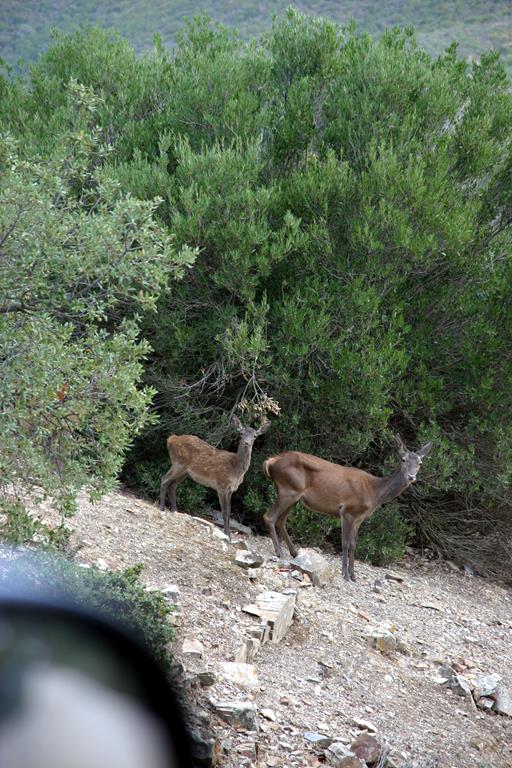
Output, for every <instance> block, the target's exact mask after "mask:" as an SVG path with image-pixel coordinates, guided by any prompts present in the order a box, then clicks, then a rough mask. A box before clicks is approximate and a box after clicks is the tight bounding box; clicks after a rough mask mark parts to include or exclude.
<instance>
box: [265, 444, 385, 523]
mask: <svg viewBox="0 0 512 768" xmlns="http://www.w3.org/2000/svg"><path fill="white" fill-rule="evenodd" d="M264 472H265V474H267V475H268V476H269V477H271V479H272V480H273V481H274V484H275V485H276V487H277V489H278V492H279V494H284V495H290V497H292V496H297V498H300V499H302V500H303V502H304V503H305V504H306V506H307V507H309V508H310V509H312V510H313V511H314V512H320V513H323V514H327V515H336V514H338V513H339V509H340V507H341V506H342V505H343V506H344V508H345V509H346V510H347V511H349V512H350V511H352V512H353V513H355V514H358V515H359V514H362V513H366V512H367V511H370V510H371V509H373V507H374V499H375V492H374V489H375V484H376V482H378V478H376V477H374V476H373V475H370V474H369V473H368V472H364V471H363V470H361V469H357V468H354V467H344V466H342V465H341V464H334V463H333V462H330V461H326V460H325V459H320V458H318V457H317V456H312V455H311V454H308V453H302V452H300V451H287V452H286V453H281V454H279V455H278V456H273V457H272V458H270V459H267V461H266V462H265V463H264Z"/></svg>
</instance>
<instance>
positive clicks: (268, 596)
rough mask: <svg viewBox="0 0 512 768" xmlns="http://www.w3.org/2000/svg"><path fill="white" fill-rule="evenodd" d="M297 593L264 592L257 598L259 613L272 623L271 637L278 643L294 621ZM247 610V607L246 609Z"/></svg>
mask: <svg viewBox="0 0 512 768" xmlns="http://www.w3.org/2000/svg"><path fill="white" fill-rule="evenodd" d="M295 602H296V595H295V594H290V595H284V594H281V593H280V592H262V593H261V594H260V595H258V597H257V598H256V604H257V608H258V611H259V615H260V616H261V617H262V619H264V620H266V621H268V623H269V624H270V639H271V641H272V642H273V643H278V642H279V641H280V640H282V638H283V637H284V636H285V634H286V632H287V631H288V628H289V627H290V626H291V624H292V621H293V612H294V610H295ZM244 610H246V609H244Z"/></svg>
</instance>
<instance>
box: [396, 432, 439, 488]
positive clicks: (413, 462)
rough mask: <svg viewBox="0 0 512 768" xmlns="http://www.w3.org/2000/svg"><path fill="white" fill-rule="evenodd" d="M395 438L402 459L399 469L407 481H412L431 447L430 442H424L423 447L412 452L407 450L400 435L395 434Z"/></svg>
mask: <svg viewBox="0 0 512 768" xmlns="http://www.w3.org/2000/svg"><path fill="white" fill-rule="evenodd" d="M395 439H396V442H397V445H398V453H399V454H400V458H401V459H402V465H401V467H400V471H401V473H402V475H403V476H404V479H405V480H406V481H407V482H408V483H414V481H415V480H416V475H417V474H418V471H419V468H420V467H421V464H422V461H423V459H424V458H425V456H426V455H427V454H428V452H429V451H430V449H431V448H432V443H426V444H425V445H424V446H423V448H420V449H419V450H418V451H417V452H416V453H414V451H408V450H407V448H406V447H405V445H404V444H403V442H402V438H401V437H400V435H396V438H395Z"/></svg>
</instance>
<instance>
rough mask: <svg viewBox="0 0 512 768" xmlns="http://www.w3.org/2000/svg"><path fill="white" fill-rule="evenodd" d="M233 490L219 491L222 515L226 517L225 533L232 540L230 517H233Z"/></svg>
mask: <svg viewBox="0 0 512 768" xmlns="http://www.w3.org/2000/svg"><path fill="white" fill-rule="evenodd" d="M231 495H232V492H231V491H218V496H219V502H220V508H221V510H222V517H223V518H224V533H225V534H226V536H227V537H228V539H229V540H230V541H231V529H230V527H229V518H230V517H231Z"/></svg>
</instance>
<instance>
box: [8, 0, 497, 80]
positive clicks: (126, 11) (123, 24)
mask: <svg viewBox="0 0 512 768" xmlns="http://www.w3.org/2000/svg"><path fill="white" fill-rule="evenodd" d="M292 4H293V5H294V6H295V7H297V8H298V9H299V10H301V11H304V12H305V13H308V14H312V15H316V16H325V17H326V18H329V19H332V20H333V21H338V22H342V23H347V22H348V21H349V20H350V19H351V18H353V19H355V21H356V22H357V24H358V25H359V27H360V29H362V30H365V31H368V32H371V33H373V34H378V33H379V32H381V31H382V30H383V29H384V28H386V27H389V26H394V25H398V26H407V25H409V24H414V26H415V27H416V28H417V30H418V38H419V41H420V43H421V45H422V46H424V47H425V48H426V49H427V50H428V51H430V52H432V53H434V54H438V53H440V52H441V51H442V50H444V48H445V47H446V46H447V45H449V44H450V43H451V42H452V41H453V40H456V41H457V42H459V44H460V50H461V53H462V54H463V55H464V56H466V57H476V56H479V55H481V54H482V52H484V51H486V50H489V49H490V48H495V49H497V50H499V51H500V52H501V53H502V55H503V58H504V60H505V62H506V64H507V66H508V67H509V68H510V67H511V66H512V5H511V4H510V3H509V2H506V0H467V2H462V0H448V1H446V0H424V1H423V2H421V3H419V2H417V0H384V1H383V2H378V0H361V2H354V0H320V1H318V0H317V1H316V2H315V0H301V1H300V2H295V3H292ZM288 5H290V3H289V2H288V0H273V1H271V0H266V1H265V2H256V0H245V2H243V3H234V2H232V0H215V1H214V0H202V2H199V3H198V2H191V1H190V0H188V1H187V2H177V0H152V2H151V3H150V9H149V11H148V3H146V2H144V0H102V2H100V0H82V1H81V2H73V3H67V2H63V1H62V0H24V2H22V3H20V2H18V0H3V2H2V3H1V10H2V14H1V19H0V56H1V57H2V58H4V59H5V60H6V61H8V62H9V63H15V62H16V61H17V60H18V59H19V58H20V57H21V58H23V59H24V60H26V61H33V60H34V59H35V58H36V57H37V55H38V54H39V53H41V52H42V51H44V50H45V49H46V47H47V46H48V42H49V39H50V30H51V29H52V28H58V29H62V30H65V31H70V30H72V29H75V28H76V27H77V26H80V25H83V24H86V23H89V24H98V25H100V26H103V27H112V28H114V29H116V30H117V31H119V32H120V33H121V34H122V35H124V36H125V37H127V38H128V39H129V40H130V42H131V43H132V45H133V46H134V47H135V48H136V50H138V51H142V50H144V49H147V48H149V47H150V46H151V43H152V39H153V35H154V34H155V33H158V34H159V35H161V37H162V39H163V41H164V43H165V44H166V45H172V44H173V43H174V42H175V40H176V35H177V33H178V32H179V30H180V28H181V27H182V26H183V24H184V21H185V19H187V18H190V17H191V16H193V15H194V14H195V13H198V12H200V11H206V12H207V13H208V14H210V16H211V17H212V18H213V19H215V20H216V21H220V22H222V23H223V24H227V25H229V26H233V27H236V28H237V29H238V30H239V31H240V33H241V34H242V36H244V37H251V36H254V35H256V34H260V33H261V32H263V31H265V30H266V29H268V28H269V26H270V23H271V20H272V15H273V14H275V13H277V14H280V13H282V12H283V11H284V9H285V8H286V7H287V6H288Z"/></svg>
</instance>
